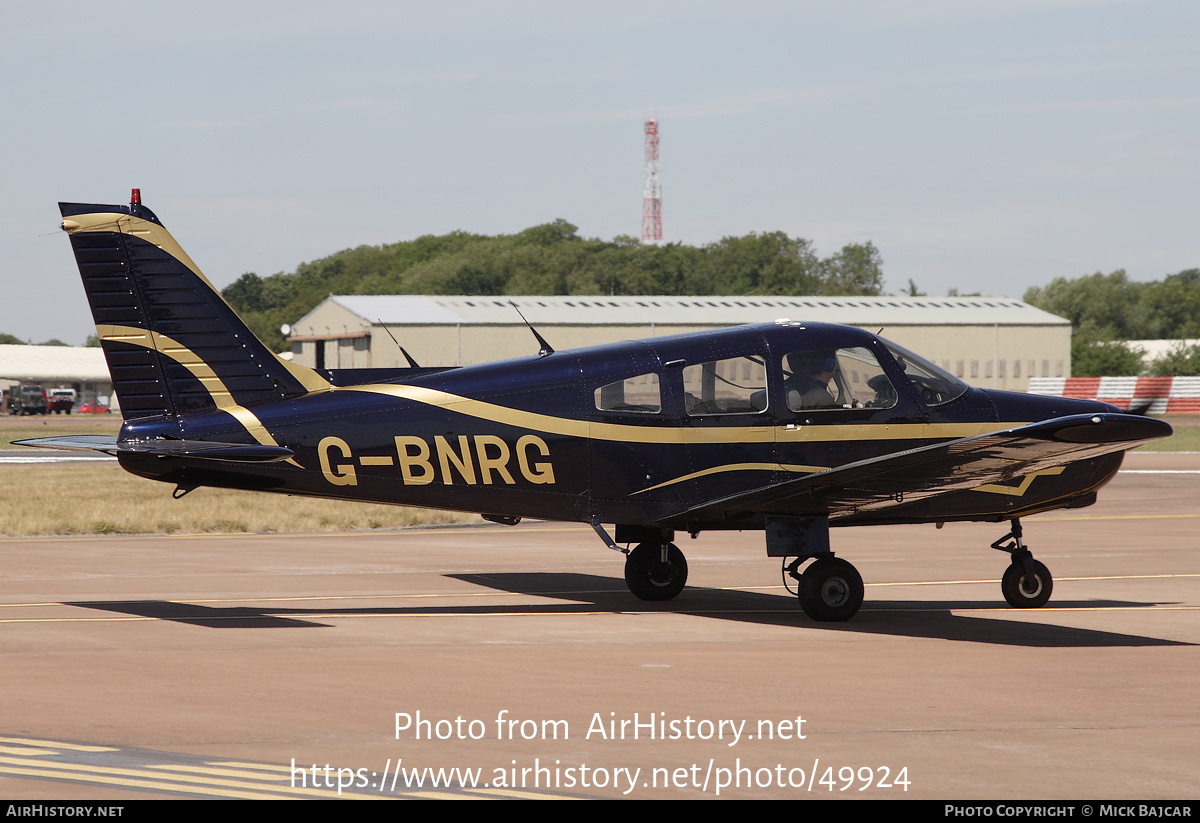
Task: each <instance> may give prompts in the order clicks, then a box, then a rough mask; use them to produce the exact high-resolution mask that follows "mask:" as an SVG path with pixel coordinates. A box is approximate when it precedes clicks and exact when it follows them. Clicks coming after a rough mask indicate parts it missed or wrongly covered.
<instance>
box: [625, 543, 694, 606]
mask: <svg viewBox="0 0 1200 823" xmlns="http://www.w3.org/2000/svg"><path fill="white" fill-rule="evenodd" d="M687 575H688V567H687V560H686V559H684V556H683V552H681V551H680V550H679V547H678V546H676V545H675V544H674V543H668V542H665V541H652V542H646V543H639V544H638V546H637V548H635V549H634V550H633V551H631V552H630V553H629V554H627V555H626V556H625V585H627V586H628V587H629V591H631V592H633V594H634V595H635V596H636V597H638V598H639V599H641V600H670V599H672V598H673V597H675V595H677V594H679V593H680V592H681V591H683V586H684V584H685V583H687Z"/></svg>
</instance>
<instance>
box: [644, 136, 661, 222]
mask: <svg viewBox="0 0 1200 823" xmlns="http://www.w3.org/2000/svg"><path fill="white" fill-rule="evenodd" d="M642 168H643V169H644V170H645V172H646V192H645V196H646V200H645V202H644V203H643V205H642V242H643V243H653V244H654V245H658V244H660V243H662V239H663V237H662V186H661V185H659V182H658V121H657V120H656V119H654V118H653V117H651V118H650V119H649V120H647V121H646V160H645V162H644V163H643V166H642Z"/></svg>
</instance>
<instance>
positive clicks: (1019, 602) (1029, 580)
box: [1000, 560, 1054, 609]
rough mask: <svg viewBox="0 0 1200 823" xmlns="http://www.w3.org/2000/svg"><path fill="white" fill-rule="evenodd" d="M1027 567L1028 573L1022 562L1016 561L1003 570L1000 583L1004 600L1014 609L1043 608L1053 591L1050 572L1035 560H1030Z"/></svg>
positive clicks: (1052, 580)
mask: <svg viewBox="0 0 1200 823" xmlns="http://www.w3.org/2000/svg"><path fill="white" fill-rule="evenodd" d="M1028 565H1029V572H1027V571H1026V568H1025V566H1026V564H1025V563H1024V562H1021V561H1019V560H1018V561H1016V562H1015V563H1013V564H1012V565H1011V566H1009V567H1008V568H1007V569H1005V570H1004V578H1003V579H1002V580H1001V581H1000V590H1001V591H1003V592H1004V599H1005V600H1007V601H1008V604H1009V605H1010V606H1012V607H1013V608H1016V609H1036V608H1038V607H1040V606H1044V605H1046V601H1047V600H1049V599H1050V593H1051V592H1052V591H1054V578H1052V577H1051V576H1050V570H1049V569H1047V568H1046V567H1045V566H1043V565H1042V564H1041V563H1039V562H1038V561H1036V560H1030V561H1029V562H1028Z"/></svg>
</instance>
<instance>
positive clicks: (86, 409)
mask: <svg viewBox="0 0 1200 823" xmlns="http://www.w3.org/2000/svg"><path fill="white" fill-rule="evenodd" d="M76 411H77V412H79V413H80V414H108V413H109V412H110V411H112V409H110V408H109V407H108V406H105V405H104V404H103V403H100V402H99V401H97V400H89V401H87V402H86V403H80V404H79V408H78V409H76Z"/></svg>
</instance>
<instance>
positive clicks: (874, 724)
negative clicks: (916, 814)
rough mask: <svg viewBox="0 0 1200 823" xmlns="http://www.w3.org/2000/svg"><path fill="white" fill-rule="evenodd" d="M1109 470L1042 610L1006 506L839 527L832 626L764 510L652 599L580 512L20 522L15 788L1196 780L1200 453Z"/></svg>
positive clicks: (794, 787) (1185, 790)
mask: <svg viewBox="0 0 1200 823" xmlns="http://www.w3.org/2000/svg"><path fill="white" fill-rule="evenodd" d="M1125 469H1126V471H1124V472H1123V473H1122V474H1120V475H1118V477H1117V478H1116V479H1115V480H1114V481H1113V482H1112V483H1111V484H1110V485H1109V487H1108V488H1106V489H1104V490H1102V492H1101V495H1100V502H1099V504H1097V505H1096V506H1093V507H1091V508H1088V509H1082V510H1075V511H1064V512H1056V513H1051V514H1047V515H1043V516H1039V517H1035V518H1029V519H1027V520H1025V521H1023V522H1024V525H1025V535H1026V539H1027V541H1028V542H1029V544H1030V546H1031V548H1032V550H1033V551H1034V554H1035V556H1037V558H1038V559H1039V560H1041V561H1042V562H1044V563H1046V565H1047V566H1048V567H1049V568H1050V570H1051V572H1052V573H1053V575H1054V577H1055V590H1054V597H1053V599H1052V600H1051V601H1050V604H1049V605H1048V606H1047V607H1045V608H1043V609H1040V610H1032V611H1018V610H1014V609H1011V608H1008V607H1007V606H1006V605H1005V604H1004V603H1003V600H1002V598H1001V595H1000V587H999V582H998V581H999V578H1000V575H1001V573H1002V572H1003V570H1004V567H1005V565H1006V564H1007V558H1006V557H1005V556H1003V555H1001V554H1000V553H998V552H994V551H992V550H990V549H989V548H988V544H989V543H991V542H992V541H993V540H995V539H996V538H998V537H1000V536H1001V534H1003V532H1004V530H1005V528H1004V526H1003V525H989V524H949V525H947V526H946V527H945V528H944V529H940V530H938V529H935V528H934V527H933V526H921V527H917V526H905V527H873V528H862V529H845V530H836V531H835V532H834V534H833V539H834V545H835V550H836V551H837V552H838V554H839V555H840V556H843V557H845V558H847V559H849V560H851V561H852V562H853V563H854V564H855V565H856V566H857V568H858V569H859V570H860V571H861V572H862V575H863V578H864V580H865V581H866V582H867V595H866V597H867V600H866V604H865V605H864V607H863V609H862V611H861V612H860V613H859V615H858V616H857V617H856V618H855V619H854V620H852V621H850V622H848V623H844V624H817V623H813V622H812V621H810V620H809V619H808V618H806V617H805V616H804V614H803V613H802V612H801V611H800V609H799V607H798V605H797V604H796V601H795V599H794V598H793V597H792V596H790V595H789V594H788V593H787V592H786V591H785V589H784V588H783V585H782V582H781V579H780V574H779V567H778V563H777V562H776V561H773V560H769V559H767V558H766V557H765V556H764V555H765V552H764V550H763V546H762V536H761V534H756V533H749V532H748V533H730V534H705V535H702V536H701V538H700V539H699V540H695V541H692V540H688V539H687V538H686V536H682V537H683V539H682V540H681V541H680V546H681V548H683V549H684V551H685V553H686V554H687V557H688V562H689V565H690V568H691V576H690V579H689V587H688V588H687V589H686V590H685V591H684V593H683V594H682V595H680V597H679V598H678V599H677V600H675V601H673V602H671V603H665V604H645V603H641V602H639V601H636V600H634V599H633V598H632V596H631V595H629V594H628V593H627V592H626V590H625V587H624V584H623V582H622V580H621V571H622V560H621V558H620V557H619V556H617V555H615V554H614V553H613V552H611V551H609V550H607V549H606V548H604V546H603V545H602V544H601V543H600V541H599V540H598V539H597V538H596V536H595V534H594V533H593V532H592V531H591V530H590V529H588V528H586V527H581V526H577V525H570V524H528V525H527V524H522V525H520V526H517V527H515V528H505V527H501V526H492V525H486V526H481V527H473V528H447V529H425V530H407V531H391V532H371V533H356V534H345V535H256V536H195V537H178V536H177V537H139V538H119V537H91V538H68V539H54V538H40V539H9V540H4V541H3V549H2V551H3V569H4V571H3V584H2V585H0V650H2V653H3V659H4V667H3V674H2V675H0V678H2V683H3V688H2V690H0V694H2V700H3V702H2V706H3V709H2V712H0V794H2V795H4V796H6V797H9V798H13V799H16V798H43V799H44V798H56V799H69V798H142V797H214V796H219V797H279V796H290V795H299V796H320V795H323V794H328V793H330V792H331V791H333V792H334V793H336V790H335V789H330V788H328V786H327V784H331V785H334V786H336V784H337V782H338V781H339V779H340V780H341V781H342V783H343V785H344V786H345V791H346V792H347V793H350V794H354V795H355V796H370V797H390V796H439V797H441V796H446V797H508V796H570V797H578V796H582V797H595V796H604V797H621V796H630V797H642V798H671V797H716V796H718V790H719V796H720V797H730V798H739V797H740V798H745V797H804V798H828V797H870V798H945V799H951V798H961V799H967V798H970V799H981V798H995V799H1035V798H1039V799H1054V798H1071V799H1088V798H1145V799H1187V798H1195V797H1196V796H1197V795H1198V794H1200V773H1198V772H1197V768H1196V764H1197V763H1198V762H1200V743H1198V742H1197V740H1200V734H1198V729H1197V726H1198V725H1200V719H1198V712H1197V702H1196V697H1195V683H1196V680H1197V675H1198V674H1200V645H1197V644H1200V611H1198V609H1200V552H1198V551H1197V549H1198V544H1200V455H1194V454H1188V455H1173V454H1160V455H1155V454H1139V453H1135V454H1133V455H1131V456H1130V457H1129V458H1128V459H1127V460H1126V464H1125ZM197 494H203V491H200V492H197ZM398 714H399V715H400V719H399V721H398V720H397V715H398ZM418 715H419V716H418ZM398 723H399V725H400V726H401V727H402V728H401V730H400V731H399V732H397V725H398ZM418 735H419V736H420V739H418ZM398 766H399V768H400V769H403V770H407V769H410V768H411V769H416V770H418V771H417V772H415V774H417V775H418V776H420V777H421V778H422V779H423V780H424V781H425V782H424V785H423V786H421V787H420V788H417V787H415V786H408V787H406V786H405V785H404V778H405V776H408V777H409V778H411V777H412V774H414V773H410V772H407V771H405V772H403V773H399V772H398V771H397V767H398ZM426 768H433V769H435V770H436V769H438V768H444V769H460V770H467V771H460V772H458V773H456V774H455V775H453V777H456V778H457V779H456V780H455V785H453V786H451V787H449V788H446V787H438V788H434V787H432V786H431V785H430V782H429V781H430V779H431V778H433V777H434V776H436V774H437V773H436V771H435V772H432V773H430V772H424V771H421V770H424V769H426ZM339 770H340V771H339ZM473 770H478V772H475V771H473ZM476 774H478V786H476V787H471V786H470V785H466V786H464V785H462V784H463V783H464V782H465V783H467V784H469V783H470V782H471V781H472V780H475V779H476V778H475V775H476ZM314 783H316V784H317V785H316V787H315V788H314V785H313V784H314ZM484 783H487V784H488V785H487V786H486V787H485V786H484V785H483V784H484ZM881 784H883V785H881Z"/></svg>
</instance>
